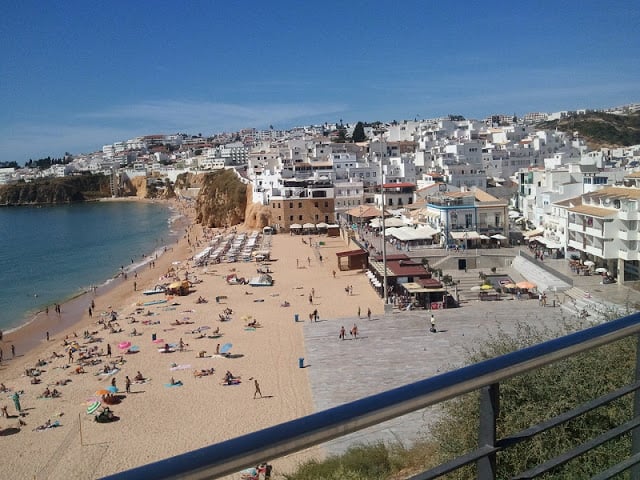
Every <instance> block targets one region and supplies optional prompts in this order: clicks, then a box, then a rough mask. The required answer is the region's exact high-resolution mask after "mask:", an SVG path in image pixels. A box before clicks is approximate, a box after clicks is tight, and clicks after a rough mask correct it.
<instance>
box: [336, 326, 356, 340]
mask: <svg viewBox="0 0 640 480" xmlns="http://www.w3.org/2000/svg"><path fill="white" fill-rule="evenodd" d="M346 335H347V330H346V329H345V328H344V325H343V326H342V327H340V335H338V338H339V339H340V340H344V339H345V338H346ZM349 335H351V338H353V339H354V340H356V339H357V338H358V326H357V325H356V324H355V323H354V324H353V327H351V330H349Z"/></svg>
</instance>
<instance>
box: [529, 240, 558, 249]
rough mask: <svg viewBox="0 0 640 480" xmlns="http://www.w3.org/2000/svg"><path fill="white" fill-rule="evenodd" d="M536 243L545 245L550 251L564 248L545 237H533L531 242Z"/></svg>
mask: <svg viewBox="0 0 640 480" xmlns="http://www.w3.org/2000/svg"><path fill="white" fill-rule="evenodd" d="M534 240H535V241H536V242H539V243H541V244H543V245H544V246H546V247H547V248H550V249H554V248H562V245H561V244H559V243H557V242H554V241H553V240H551V239H549V238H545V237H532V238H531V241H534Z"/></svg>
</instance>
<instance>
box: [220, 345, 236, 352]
mask: <svg viewBox="0 0 640 480" xmlns="http://www.w3.org/2000/svg"><path fill="white" fill-rule="evenodd" d="M231 348H233V345H232V344H231V343H225V344H224V345H223V346H222V347H221V348H220V353H229V352H230V351H231Z"/></svg>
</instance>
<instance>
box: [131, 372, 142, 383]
mask: <svg viewBox="0 0 640 480" xmlns="http://www.w3.org/2000/svg"><path fill="white" fill-rule="evenodd" d="M133 379H134V380H135V381H136V382H144V375H142V373H140V370H138V373H136V376H135V377H133Z"/></svg>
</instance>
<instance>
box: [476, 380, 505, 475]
mask: <svg viewBox="0 0 640 480" xmlns="http://www.w3.org/2000/svg"><path fill="white" fill-rule="evenodd" d="M499 411H500V384H498V383H494V384H491V385H489V386H486V387H483V388H481V389H480V425H479V428H478V447H480V448H482V447H484V446H490V447H495V444H496V422H497V420H498V413H499ZM476 465H477V468H478V480H495V478H496V454H495V453H492V454H491V455H488V456H486V457H483V458H481V459H480V460H478V462H477V464H476Z"/></svg>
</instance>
